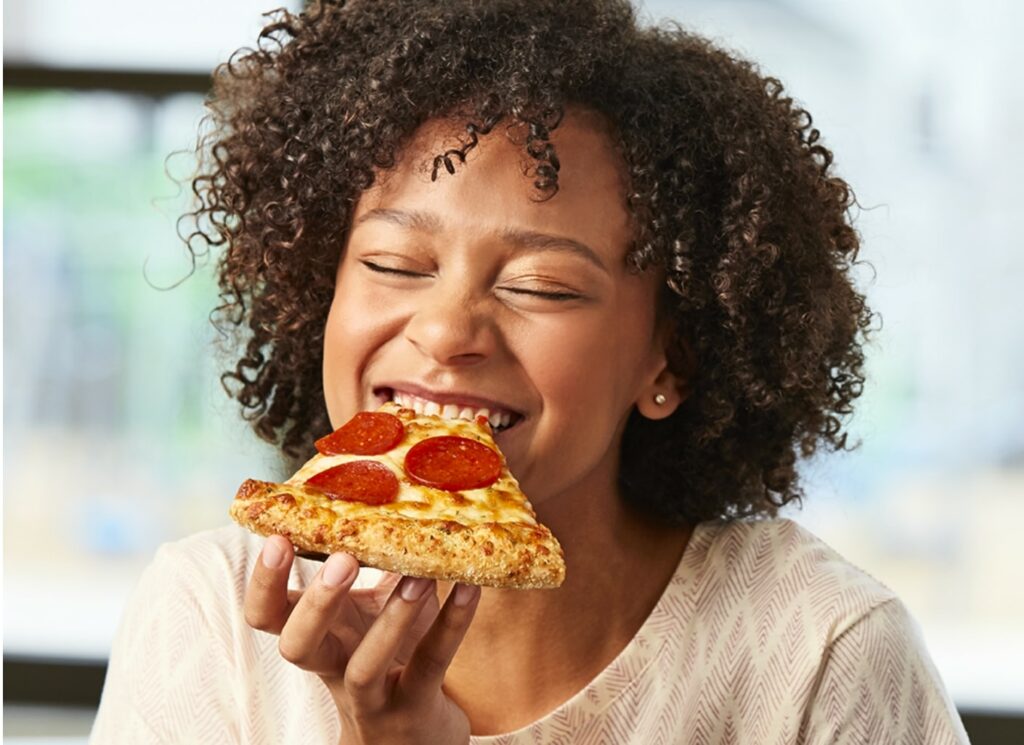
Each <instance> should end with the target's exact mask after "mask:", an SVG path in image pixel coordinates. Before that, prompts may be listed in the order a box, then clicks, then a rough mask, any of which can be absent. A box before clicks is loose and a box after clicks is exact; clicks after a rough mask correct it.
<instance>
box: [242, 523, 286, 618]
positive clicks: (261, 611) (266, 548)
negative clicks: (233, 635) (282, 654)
mask: <svg viewBox="0 0 1024 745" xmlns="http://www.w3.org/2000/svg"><path fill="white" fill-rule="evenodd" d="M294 558H295V551H294V550H293V549H292V544H291V543H289V542H288V539H287V538H283V537H281V536H279V535H272V536H270V537H269V538H267V540H266V542H265V543H264V544H263V550H262V551H261V552H260V555H259V558H258V559H256V566H255V567H254V568H253V571H252V577H250V579H249V585H248V587H247V588H246V591H245V622H246V623H247V624H249V625H250V626H252V627H253V628H254V629H258V630H260V631H266V632H269V633H271V634H280V633H281V629H282V628H283V627H284V624H285V622H286V621H287V620H288V616H289V614H290V613H291V611H292V608H293V607H294V606H295V603H294V601H293V600H292V599H290V597H289V593H288V571H289V569H291V566H292V561H293V560H294Z"/></svg>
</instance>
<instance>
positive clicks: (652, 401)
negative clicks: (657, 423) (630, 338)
mask: <svg viewBox="0 0 1024 745" xmlns="http://www.w3.org/2000/svg"><path fill="white" fill-rule="evenodd" d="M667 337H668V338H667V339H666V342H665V355H664V357H662V359H661V361H660V362H661V364H660V367H659V369H658V370H657V371H656V373H655V375H654V376H653V377H652V379H651V381H650V382H649V383H648V384H647V385H645V386H644V387H643V389H642V390H641V391H640V396H639V397H638V398H637V400H636V408H637V411H639V412H640V414H641V415H642V416H644V417H645V418H647V419H665V418H666V417H668V416H670V415H672V414H673V413H675V410H676V409H677V408H679V406H680V404H682V403H683V402H684V401H685V400H686V399H687V398H689V396H690V393H691V391H692V388H691V382H692V380H693V377H694V374H695V372H696V369H697V361H696V357H695V356H694V354H693V350H692V348H691V347H690V345H689V344H688V343H686V342H684V341H682V340H680V339H678V338H674V337H673V335H672V334H667Z"/></svg>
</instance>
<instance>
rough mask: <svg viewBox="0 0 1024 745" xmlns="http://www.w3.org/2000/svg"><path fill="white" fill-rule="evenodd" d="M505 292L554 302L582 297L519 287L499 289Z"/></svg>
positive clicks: (572, 293)
mask: <svg viewBox="0 0 1024 745" xmlns="http://www.w3.org/2000/svg"><path fill="white" fill-rule="evenodd" d="M499 289H501V290H504V291H505V292H512V293H515V294H516V295H530V296H532V297H539V298H543V299H545V300H555V301H562V302H565V301H568V300H579V299H581V298H582V297H583V296H582V295H579V294H577V293H575V292H544V291H542V290H524V289H523V288H521V287H501V288H499Z"/></svg>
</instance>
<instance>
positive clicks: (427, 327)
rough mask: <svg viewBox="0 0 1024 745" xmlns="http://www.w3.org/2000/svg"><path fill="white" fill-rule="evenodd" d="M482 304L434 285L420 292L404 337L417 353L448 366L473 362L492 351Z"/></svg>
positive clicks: (492, 332) (491, 328)
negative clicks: (432, 287) (426, 291)
mask: <svg viewBox="0 0 1024 745" xmlns="http://www.w3.org/2000/svg"><path fill="white" fill-rule="evenodd" d="M483 306H484V303H483V302H482V301H480V300H479V299H476V298H473V297H472V296H471V295H470V294H469V293H467V292H459V291H458V290H457V289H455V288H451V287H446V286H445V284H444V283H440V282H439V283H438V285H437V286H436V287H435V288H434V289H433V290H432V291H431V292H428V293H424V296H423V297H422V298H421V302H420V304H419V306H418V307H417V308H416V311H415V312H414V313H413V315H412V316H411V317H410V318H409V320H408V322H407V323H406V326H405V338H406V339H407V340H408V341H409V342H410V343H411V344H412V345H413V346H414V347H416V349H417V350H419V352H420V353H421V354H423V355H425V356H427V357H429V358H430V359H432V360H434V361H435V362H437V363H438V364H441V365H445V366H448V367H453V366H465V365H473V364H477V363H479V362H482V361H484V360H486V359H487V358H488V357H490V356H491V354H492V353H493V351H494V348H495V345H496V341H495V330H494V325H493V319H492V318H491V317H490V316H489V315H488V313H487V311H486V309H485V308H484V307H483Z"/></svg>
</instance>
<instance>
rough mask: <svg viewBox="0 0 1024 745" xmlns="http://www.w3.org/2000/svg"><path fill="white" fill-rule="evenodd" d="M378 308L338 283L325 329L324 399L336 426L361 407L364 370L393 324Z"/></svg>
mask: <svg viewBox="0 0 1024 745" xmlns="http://www.w3.org/2000/svg"><path fill="white" fill-rule="evenodd" d="M376 305H378V304H375V303H374V302H373V300H372V299H371V298H363V297H362V296H361V295H360V293H359V292H358V291H357V290H356V289H355V288H351V287H347V286H346V285H345V284H344V283H343V282H341V281H340V280H339V285H338V288H337V291H336V293H335V296H334V301H333V302H332V303H331V309H330V312H329V313H328V315H327V323H326V326H325V328H324V366H323V384H324V398H325V401H326V403H327V412H328V414H329V416H330V418H331V422H332V424H334V425H335V426H337V425H338V423H339V422H344V421H347V420H348V419H349V418H351V416H352V415H353V414H355V413H356V412H357V411H358V410H359V409H360V408H361V406H362V403H363V400H362V399H363V391H361V390H360V381H361V380H362V373H363V370H365V368H366V365H367V364H369V362H370V361H371V360H372V359H373V356H374V354H375V353H376V351H377V350H379V349H380V348H381V346H383V345H384V344H385V343H386V341H387V339H388V338H389V329H390V328H391V327H392V326H393V325H394V324H393V322H392V321H391V319H390V317H389V315H388V313H387V312H386V310H385V309H383V308H378V307H376Z"/></svg>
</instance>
